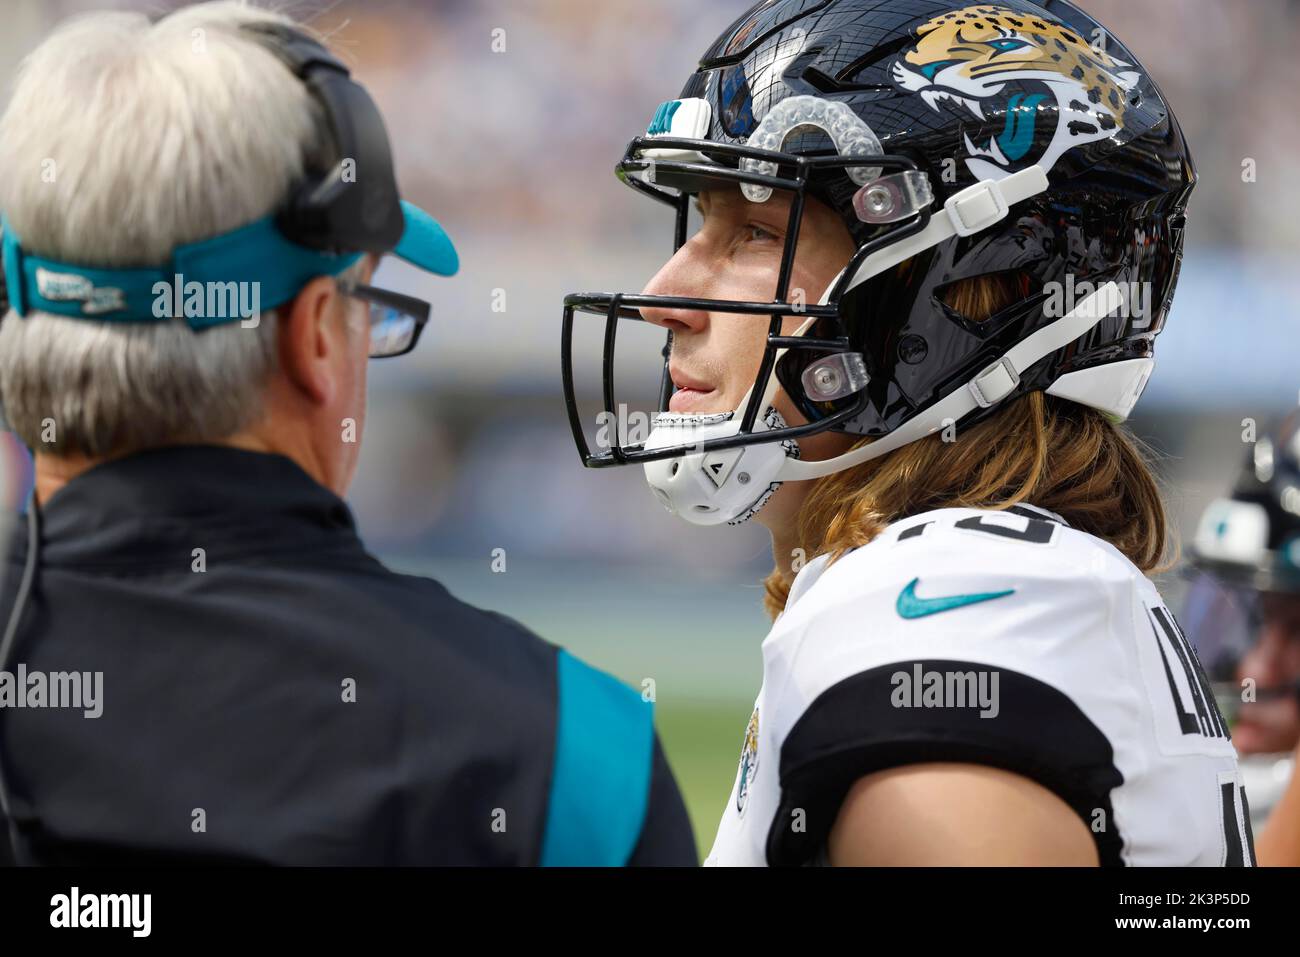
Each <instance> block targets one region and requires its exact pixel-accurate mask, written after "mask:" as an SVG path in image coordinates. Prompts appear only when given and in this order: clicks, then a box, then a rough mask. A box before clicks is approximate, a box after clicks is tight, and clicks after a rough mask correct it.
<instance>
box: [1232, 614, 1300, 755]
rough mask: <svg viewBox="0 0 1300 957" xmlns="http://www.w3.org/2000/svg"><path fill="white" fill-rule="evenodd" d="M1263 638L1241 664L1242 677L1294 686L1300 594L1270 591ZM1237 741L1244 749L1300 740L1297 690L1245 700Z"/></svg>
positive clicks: (1263, 750)
mask: <svg viewBox="0 0 1300 957" xmlns="http://www.w3.org/2000/svg"><path fill="white" fill-rule="evenodd" d="M1261 598H1262V601H1263V609H1262V611H1263V625H1262V627H1261V628H1260V632H1259V638H1258V640H1256V642H1255V644H1254V645H1252V646H1251V648H1250V651H1248V652H1247V653H1246V654H1245V655H1244V656H1243V657H1242V659H1241V662H1240V664H1239V665H1238V666H1237V678H1238V680H1240V681H1244V680H1246V679H1248V678H1249V679H1252V680H1253V681H1254V682H1255V686H1256V687H1257V688H1275V687H1280V686H1291V687H1294V686H1295V683H1296V682H1297V681H1300V596H1297V595H1280V594H1264V595H1263V596H1261ZM1232 741H1233V744H1235V745H1236V746H1237V750H1238V751H1240V752H1242V753H1253V754H1273V753H1277V752H1280V751H1290V750H1292V749H1293V748H1295V746H1296V744H1297V742H1300V701H1297V699H1296V695H1294V694H1292V695H1288V696H1285V697H1268V698H1263V699H1260V700H1258V701H1254V702H1246V703H1244V704H1242V706H1241V710H1240V711H1239V712H1238V714H1237V723H1236V725H1235V726H1234V727H1233V729H1232Z"/></svg>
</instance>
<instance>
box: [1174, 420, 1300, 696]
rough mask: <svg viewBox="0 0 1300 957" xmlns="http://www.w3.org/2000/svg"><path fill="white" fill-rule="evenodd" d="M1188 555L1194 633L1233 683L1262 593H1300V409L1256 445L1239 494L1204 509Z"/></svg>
mask: <svg viewBox="0 0 1300 957" xmlns="http://www.w3.org/2000/svg"><path fill="white" fill-rule="evenodd" d="M1189 558H1190V566H1191V570H1192V582H1191V585H1190V587H1189V589H1188V593H1187V601H1186V602H1185V608H1184V611H1183V620H1184V624H1185V626H1186V628H1187V634H1188V637H1189V638H1190V639H1191V640H1192V643H1193V644H1194V645H1195V646H1196V649H1197V653H1198V654H1199V655H1200V658H1201V660H1202V661H1203V662H1204V663H1205V666H1206V669H1207V670H1208V671H1209V672H1210V674H1211V677H1213V678H1215V679H1216V680H1219V681H1225V682H1233V681H1235V680H1236V674H1235V672H1236V666H1237V662H1238V661H1239V660H1240V659H1241V657H1242V656H1243V655H1244V654H1245V653H1246V652H1247V651H1248V650H1249V649H1250V647H1251V645H1252V644H1254V642H1255V640H1256V636H1257V635H1258V633H1259V628H1260V624H1261V622H1262V612H1261V610H1260V605H1259V600H1258V599H1259V595H1260V594H1261V593H1264V592H1277V593H1281V594H1288V595H1294V596H1300V411H1297V412H1292V413H1291V414H1290V415H1289V416H1288V417H1287V418H1286V419H1285V420H1284V421H1283V422H1282V424H1281V426H1280V427H1279V428H1278V429H1277V430H1276V431H1275V432H1274V433H1273V434H1271V435H1269V436H1268V437H1264V438H1260V439H1259V440H1258V441H1257V442H1255V443H1254V445H1253V446H1252V447H1251V451H1250V452H1249V453H1248V454H1247V456H1246V461H1245V463H1244V464H1243V466H1242V469H1241V473H1240V474H1239V476H1238V478H1237V482H1236V485H1235V487H1234V488H1233V490H1232V495H1231V496H1230V497H1228V498H1221V499H1216V500H1215V501H1213V502H1211V503H1210V505H1209V506H1208V507H1207V508H1206V509H1205V512H1204V513H1203V514H1202V515H1201V521H1200V523H1199V525H1198V526H1197V530H1196V537H1195V539H1194V541H1193V543H1192V547H1191V549H1190V550H1189ZM1260 690H1261V694H1267V693H1269V692H1277V693H1284V694H1288V695H1290V694H1297V693H1300V687H1291V686H1288V687H1287V688H1282V689H1260Z"/></svg>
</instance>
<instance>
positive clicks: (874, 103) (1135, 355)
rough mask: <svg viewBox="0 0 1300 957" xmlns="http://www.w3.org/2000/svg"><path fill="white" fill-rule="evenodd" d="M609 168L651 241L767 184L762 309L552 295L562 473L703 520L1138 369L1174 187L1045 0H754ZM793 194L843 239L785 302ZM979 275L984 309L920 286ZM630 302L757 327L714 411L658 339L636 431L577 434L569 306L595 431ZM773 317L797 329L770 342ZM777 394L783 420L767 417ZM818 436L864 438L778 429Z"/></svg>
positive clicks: (1152, 112)
mask: <svg viewBox="0 0 1300 957" xmlns="http://www.w3.org/2000/svg"><path fill="white" fill-rule="evenodd" d="M617 173H618V176H619V178H620V179H621V180H622V181H623V182H625V183H627V184H628V185H629V186H632V187H633V188H635V189H637V190H639V191H640V192H642V193H644V194H646V195H647V196H650V197H652V198H654V199H656V200H659V201H662V202H664V203H666V204H668V205H669V206H671V207H673V209H674V210H675V212H676V234H675V237H676V245H677V248H680V247H681V246H682V245H683V244H684V243H685V242H686V239H687V231H688V217H689V208H690V201H691V197H692V196H693V195H695V194H697V193H699V192H700V191H702V190H705V189H716V188H719V187H721V186H730V187H734V186H738V187H739V188H740V190H741V192H742V193H743V195H744V196H745V198H746V199H747V200H748V201H749V202H753V203H763V202H766V201H768V200H769V199H770V197H771V196H772V195H773V191H776V190H780V191H785V192H786V193H788V195H789V196H790V197H791V207H790V216H789V228H788V231H787V235H786V239H785V247H784V252H783V256H782V261H781V266H780V269H779V273H778V275H777V277H776V280H777V281H776V292H775V296H774V298H773V300H772V301H770V302H740V301H735V300H708V299H692V298H686V297H676V296H657V295H656V296H650V295H637V294H631V293H586V294H575V295H570V296H568V297H566V298H565V302H564V318H563V327H562V349H561V365H562V375H563V380H564V389H565V399H566V403H567V406H568V413H569V420H570V426H571V428H572V431H573V435H574V439H575V441H576V443H577V445H578V450H579V453H580V455H581V457H582V460H583V462H584V464H586V465H587V466H590V467H597V468H598V467H604V466H617V465H628V464H633V463H636V464H641V465H643V466H644V467H645V470H646V473H647V479H648V480H649V482H650V484H651V486H652V488H653V489H654V490H655V492H656V494H657V495H658V496H659V498H660V499H661V501H662V502H663V503H664V504H665V505H666V506H667V507H668V508H669V509H670V510H673V511H675V512H677V513H678V514H680V515H681V516H682V517H683V518H686V519H687V520H689V521H691V522H693V523H696V524H705V525H711V524H719V523H722V522H729V523H733V524H734V523H736V522H739V521H743V520H745V519H746V518H748V517H750V516H751V515H753V514H754V513H755V512H756V511H757V510H758V509H759V508H761V507H762V505H763V503H764V502H765V501H766V500H767V498H768V497H769V496H770V494H771V493H772V492H773V491H774V490H775V489H776V488H777V487H778V486H779V485H780V483H781V482H783V481H787V480H804V479H813V478H818V477H820V476H824V475H828V474H831V473H833V472H836V471H839V470H842V469H845V468H848V467H850V466H853V465H856V464H858V463H860V462H863V461H866V460H868V459H871V458H875V457H877V456H879V455H883V454H885V453H887V452H889V451H892V450H893V449H896V448H899V447H900V446H902V445H904V444H906V443H908V442H912V441H915V440H917V439H920V438H923V437H924V436H927V435H929V434H931V433H933V432H936V431H938V430H940V429H942V428H944V427H945V426H946V425H948V424H956V425H966V424H970V423H973V422H975V421H977V420H978V419H979V418H981V417H983V416H986V415H988V414H989V412H990V411H991V410H993V409H995V408H997V407H998V406H999V405H1000V404H1002V403H1004V402H1006V401H1008V400H1010V399H1012V398H1014V397H1016V396H1019V395H1022V394H1024V393H1026V392H1029V391H1033V390H1042V391H1046V392H1048V393H1050V394H1052V395H1056V396H1060V397H1062V398H1065V399H1069V400H1073V401H1076V402H1081V403H1083V404H1085V405H1089V406H1092V407H1094V408H1097V409H1100V410H1102V411H1103V412H1105V413H1106V414H1108V415H1110V416H1111V417H1113V418H1114V419H1116V420H1122V419H1123V418H1124V417H1126V416H1127V415H1128V414H1129V412H1130V410H1131V409H1132V407H1133V405H1134V403H1135V402H1136V401H1137V398H1138V396H1139V395H1140V394H1141V392H1142V390H1143V388H1144V387H1145V385H1146V382H1147V379H1148V376H1149V375H1150V373H1151V369H1152V365H1153V358H1152V356H1153V349H1154V340H1155V337H1156V335H1157V334H1158V333H1159V332H1160V330H1161V328H1162V327H1163V325H1164V322H1165V318H1166V315H1167V313H1168V309H1169V305H1170V302H1171V300H1172V296H1173V292H1174V286H1175V283H1176V280H1177V275H1178V268H1179V262H1180V259H1181V255H1182V245H1183V233H1184V228H1185V221H1186V220H1185V210H1186V205H1187V200H1188V196H1189V194H1190V192H1191V190H1192V187H1193V185H1194V183H1195V179H1196V176H1195V172H1194V168H1193V165H1192V161H1191V157H1190V155H1189V153H1188V148H1187V144H1186V142H1185V141H1184V138H1183V134H1182V132H1181V130H1180V128H1179V126H1178V122H1177V120H1176V119H1175V118H1174V115H1173V113H1172V111H1171V110H1170V108H1169V105H1168V104H1167V102H1166V101H1165V98H1164V96H1163V95H1162V94H1161V92H1160V90H1159V89H1158V88H1157V87H1156V85H1155V83H1154V81H1153V80H1152V79H1151V77H1150V76H1149V75H1148V74H1147V72H1146V71H1145V70H1144V69H1143V68H1142V66H1141V65H1140V64H1139V63H1138V62H1137V59H1136V58H1135V57H1134V56H1133V54H1132V53H1130V52H1129V51H1128V49H1127V48H1126V47H1124V46H1123V44H1121V43H1119V42H1118V41H1117V40H1115V39H1114V38H1113V37H1111V36H1110V35H1109V34H1108V33H1107V32H1106V31H1105V30H1104V28H1102V27H1101V25H1100V24H1098V23H1097V22H1096V21H1095V20H1093V19H1092V18H1091V17H1089V16H1088V15H1087V14H1086V13H1084V12H1083V11H1082V10H1080V9H1078V8H1077V7H1075V6H1073V5H1072V4H1070V3H1067V2H1062V0H1043V2H1041V3H1037V4H1036V3H1029V2H1025V0H998V2H994V3H974V4H960V3H953V2H951V0H765V2H763V3H760V4H758V5H757V6H755V7H754V8H753V9H752V10H750V11H749V12H748V13H746V14H745V15H744V16H742V17H741V18H740V19H739V20H738V21H736V23H734V24H733V25H732V26H731V27H729V28H728V29H727V30H726V31H725V32H724V33H723V34H722V35H721V36H720V37H719V38H718V39H717V40H716V41H715V42H714V44H713V45H712V46H711V47H710V48H709V50H708V51H707V52H706V53H705V54H704V57H703V58H702V59H701V61H700V65H699V68H698V70H696V72H695V73H694V74H692V75H691V77H690V78H689V79H688V80H687V82H686V85H685V87H684V88H683V90H682V92H681V95H680V96H679V97H678V98H676V99H674V100H669V101H667V102H665V103H664V104H662V105H661V106H660V107H659V108H658V109H657V110H656V111H655V113H654V116H653V118H652V120H651V123H650V126H649V128H648V130H647V132H646V134H645V135H643V136H638V137H636V138H635V139H633V140H632V142H631V143H630V144H629V146H628V148H627V151H626V153H625V154H624V156H623V159H622V160H621V161H620V162H619V163H618V165H617ZM809 196H812V197H816V198H817V199H819V200H821V201H822V202H824V203H826V204H828V205H829V206H830V207H831V208H832V209H834V210H835V211H836V212H837V213H838V214H839V215H840V217H841V218H842V220H843V222H844V223H845V224H846V226H847V227H848V229H849V232H850V234H851V236H852V237H853V239H854V242H855V244H856V251H855V252H854V254H853V255H852V257H851V258H850V259H849V261H848V262H847V263H844V264H843V267H844V268H843V270H842V271H841V272H840V273H839V275H838V277H837V278H836V280H835V281H834V282H833V283H832V284H831V286H830V287H829V288H828V289H826V290H825V291H824V293H823V294H822V295H821V296H820V299H818V300H815V301H814V300H813V298H812V295H816V294H817V293H818V292H819V291H818V290H809V293H810V294H812V295H810V296H808V297H806V298H807V301H806V302H804V301H801V299H802V297H801V296H800V295H798V294H797V291H792V290H791V289H790V276H791V271H792V267H793V262H794V253H795V246H796V243H797V241H798V234H799V225H800V219H801V216H802V213H803V209H804V206H805V203H806V201H807V197H809ZM981 276H1000V277H1001V278H1003V279H1010V280H1012V286H1011V287H1012V288H1015V289H1018V290H1020V291H1022V292H1023V295H1022V296H1020V297H1019V298H1018V299H1017V300H1016V301H1014V302H1012V303H1011V304H1009V305H1007V306H1006V307H1005V308H1003V309H1001V310H999V311H998V312H996V313H995V314H994V315H992V316H989V317H972V316H965V315H962V314H961V313H959V312H958V311H957V310H956V309H954V308H953V307H952V305H950V304H949V301H948V299H949V297H948V296H947V295H946V293H947V291H948V290H949V289H951V288H952V287H953V286H954V284H957V283H961V282H963V281H965V280H970V279H975V278H977V277H981ZM792 292H795V293H796V294H795V295H792ZM643 308H662V309H693V310H701V311H706V312H713V313H736V314H744V315H748V316H752V317H754V321H763V320H766V321H767V323H768V334H767V340H766V345H765V348H764V351H763V355H762V360H761V362H760V363H759V366H758V370H757V374H756V377H755V380H754V384H753V386H752V388H751V389H750V391H749V394H748V396H747V398H746V399H745V401H744V402H743V403H742V405H741V407H739V408H737V409H734V410H731V411H729V412H722V413H718V414H715V415H687V414H680V413H673V412H669V411H667V409H668V400H669V398H670V397H671V394H672V391H673V387H672V382H671V379H670V378H669V375H668V354H669V351H670V348H671V334H670V335H669V341H668V343H667V344H666V345H665V346H664V347H663V349H662V353H661V354H659V355H657V356H656V360H655V361H656V362H658V361H662V363H663V369H662V374H661V375H660V377H659V379H658V381H659V383H660V386H659V396H658V411H657V414H656V416H655V418H654V420H653V428H652V429H651V430H650V431H649V434H648V436H647V437H646V438H645V439H644V441H639V442H634V441H624V435H625V433H624V430H622V429H619V430H615V431H614V433H613V438H612V440H608V441H604V442H590V441H588V438H587V434H586V433H587V426H586V424H585V423H584V421H583V418H582V415H581V414H580V411H579V405H578V400H579V396H578V389H577V387H576V386H575V375H574V349H573V337H574V327H575V317H576V316H577V315H580V314H586V315H595V316H598V317H603V318H604V323H605V324H604V338H603V350H604V356H603V361H602V364H601V387H600V394H601V399H602V402H603V411H602V413H601V416H602V417H603V418H604V420H605V421H610V420H616V419H617V418H618V417H619V415H620V404H619V394H618V390H617V388H616V384H615V382H614V379H615V347H616V342H617V341H618V331H619V329H620V326H621V324H622V323H624V322H626V321H636V320H641V319H642V318H643V317H642V316H641V313H640V310H641V309H643ZM791 316H798V317H799V318H800V319H801V320H802V324H801V325H800V327H799V329H798V331H797V332H796V333H795V334H793V335H783V334H782V327H783V320H785V319H787V318H788V317H791ZM656 352H658V350H656ZM656 368H657V367H656ZM778 384H779V386H780V387H781V388H782V389H784V390H785V392H786V393H787V395H788V396H789V397H790V399H791V400H792V402H793V404H794V406H795V407H796V408H797V409H798V411H799V413H800V414H801V416H802V417H803V418H804V419H805V420H806V422H803V423H798V424H787V423H786V422H784V421H783V420H782V418H781V417H780V416H779V415H778V414H777V413H776V411H775V409H774V408H773V407H772V401H773V397H774V395H775V390H776V388H777V386H778ZM827 430H835V431H838V432H842V433H846V434H849V435H853V436H861V437H864V438H871V439H872V440H873V441H871V442H868V443H865V444H859V445H858V446H857V447H856V448H854V449H853V450H851V451H849V452H847V453H845V454H843V455H839V456H837V457H835V458H832V459H828V460H825V461H818V462H812V461H806V460H803V461H801V460H800V459H799V447H798V440H799V439H801V438H804V437H806V436H809V435H813V434H815V433H819V432H824V431H827ZM602 444H603V445H604V446H605V447H604V448H601V447H600V445H602Z"/></svg>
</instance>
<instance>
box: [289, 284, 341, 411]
mask: <svg viewBox="0 0 1300 957" xmlns="http://www.w3.org/2000/svg"><path fill="white" fill-rule="evenodd" d="M341 295H342V294H341V293H340V292H339V291H338V287H337V286H336V285H335V284H334V280H333V279H332V278H330V277H328V276H318V277H316V278H315V279H313V280H312V281H311V282H309V283H307V285H305V286H303V287H302V289H301V290H300V291H299V293H298V295H297V296H295V297H294V298H293V301H292V302H289V303H287V304H286V305H283V306H281V307H280V312H279V322H280V328H279V336H278V349H279V356H280V368H281V369H283V370H284V374H285V376H286V378H288V380H289V381H290V382H291V383H292V384H293V386H294V387H295V388H296V389H297V390H298V391H299V392H300V393H301V394H302V395H303V396H304V397H305V398H307V400H308V401H310V402H312V403H314V404H316V405H327V404H329V403H330V402H331V401H333V399H334V395H335V392H336V390H337V387H338V384H337V380H336V377H335V375H334V371H333V365H334V360H335V359H336V358H337V357H335V356H334V355H333V354H332V352H333V350H336V349H338V348H339V343H338V341H337V339H335V338H332V337H331V336H330V334H329V333H330V328H331V323H330V321H329V319H330V316H331V314H332V312H333V311H334V310H335V309H337V308H338V299H339V297H340V296H341Z"/></svg>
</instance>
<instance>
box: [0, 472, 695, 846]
mask: <svg viewBox="0 0 1300 957" xmlns="http://www.w3.org/2000/svg"><path fill="white" fill-rule="evenodd" d="M17 527H18V531H17V533H16V534H15V535H14V536H13V538H14V541H13V547H12V548H11V549H10V554H9V556H8V559H7V563H6V565H7V567H6V574H5V575H4V582H3V586H2V591H0V598H2V603H0V624H3V622H4V621H7V620H8V618H9V615H10V612H11V610H12V608H13V604H14V600H15V594H16V592H17V589H18V580H19V578H20V574H21V571H22V569H23V564H24V560H25V557H26V541H25V539H26V528H25V520H23V521H20V522H19V523H18V526H17ZM22 615H23V617H22V619H21V629H20V631H19V633H18V639H17V644H16V647H15V648H14V651H13V654H12V655H11V659H10V662H9V663H8V665H7V671H8V672H9V674H10V683H9V686H8V687H9V689H10V691H11V692H16V693H17V694H19V695H20V696H21V695H24V694H25V695H26V697H25V698H24V702H23V703H24V704H26V703H30V702H31V701H34V700H36V699H35V698H34V697H33V696H32V695H33V692H32V686H31V682H32V681H34V680H36V679H33V678H32V677H31V676H32V675H33V674H34V673H39V674H43V675H45V676H50V675H52V674H54V673H60V672H62V673H71V672H79V673H81V674H82V675H83V676H84V677H85V680H86V687H93V682H94V680H95V679H94V674H95V673H102V703H101V706H102V714H101V715H100V716H99V717H95V718H88V717H85V715H84V709H82V708H71V707H59V708H54V707H41V708H37V707H18V706H16V704H15V702H14V701H13V700H11V701H9V702H8V704H7V706H5V707H3V708H0V760H2V761H3V769H4V771H5V775H6V781H7V782H8V788H9V792H10V795H9V797H10V806H11V809H12V812H13V818H14V821H15V822H16V824H17V832H18V835H19V848H18V850H19V855H18V856H19V860H20V861H28V862H33V863H81V862H102V863H129V862H172V861H195V862H200V863H202V862H249V863H273V864H453V863H454V864H535V863H592V864H601V863H625V862H630V863H664V864H694V863H695V862H696V856H695V848H694V843H693V840H692V838H691V833H690V828H689V824H688V822H687V819H686V814H685V811H684V808H683V806H682V801H681V797H680V795H679V794H678V791H677V787H676V784H675V782H674V781H673V779H672V774H671V772H670V771H669V769H668V767H667V765H666V763H665V762H664V758H663V755H662V752H661V750H660V748H659V744H658V740H657V738H656V736H655V735H654V731H653V727H652V723H651V716H650V706H649V705H644V704H643V703H642V702H641V699H640V696H638V695H637V694H636V693H635V692H633V691H632V690H630V689H628V688H626V687H624V686H622V685H620V684H618V683H617V682H615V681H613V679H611V678H609V677H608V676H605V675H603V674H601V673H599V672H596V671H594V670H592V669H590V668H588V667H587V666H585V665H583V664H581V663H580V662H578V661H577V660H576V659H574V658H572V657H570V656H568V655H567V653H565V652H563V651H560V650H558V649H557V648H555V647H554V646H552V645H550V644H547V643H546V642H544V641H542V640H541V639H539V638H537V637H536V636H534V635H533V634H531V633H530V632H528V631H527V630H525V629H524V628H522V627H521V626H520V625H518V624H516V623H515V622H513V621H511V620H509V619H507V618H504V617H502V616H500V615H497V614H494V613H492V612H487V611H482V610H480V609H477V608H473V607H471V606H469V605H466V604H464V603H463V602H460V601H458V600H456V599H455V598H453V597H452V596H451V595H450V594H448V592H447V591H446V589H445V588H443V587H442V586H441V585H440V584H438V583H437V582H436V581H433V580H430V579H427V578H419V577H414V576H409V575H399V574H396V573H394V572H392V571H390V570H388V569H387V568H385V567H384V566H383V565H382V564H381V563H380V562H379V561H377V560H376V559H375V558H374V557H372V556H371V555H370V554H368V553H367V552H366V550H365V549H364V548H363V547H362V544H361V542H360V540H359V539H358V538H357V535H356V531H355V528H354V526H353V521H352V516H351V513H350V512H349V510H348V507H347V506H346V505H345V504H344V503H343V502H342V501H341V500H340V499H339V498H338V497H337V496H335V495H334V494H333V493H331V492H329V491H328V490H326V489H325V488H323V487H321V486H320V485H319V484H317V483H316V482H315V481H313V480H312V479H311V478H310V477H309V476H308V475H307V474H306V473H304V472H303V471H302V470H301V469H300V468H298V467H297V466H296V465H295V464H294V463H292V462H291V461H289V460H288V459H287V458H284V457H282V456H278V455H266V454H260V453H255V452H247V451H241V450H236V449H231V448H223V447H209V446H190V447H178V448H168V449H159V450H154V451H150V452H146V453H141V454H136V455H132V456H129V457H127V458H124V459H120V460H116V461H112V462H109V463H106V464H102V465H99V466H97V467H95V468H93V469H91V470H89V471H87V472H85V473H83V474H82V475H80V476H78V477H76V478H74V479H73V480H72V481H70V482H69V483H68V484H67V485H66V486H65V487H64V488H63V489H61V490H60V491H59V492H57V493H56V494H54V495H53V496H52V497H51V499H50V501H49V502H48V503H47V504H46V506H45V507H44V508H43V509H42V510H41V540H40V549H39V562H38V566H37V574H36V577H35V584H34V587H33V590H32V593H31V596H30V598H29V599H28V602H27V604H26V606H25V608H24V610H23V613H22ZM19 666H22V667H23V668H24V669H25V671H26V673H27V675H28V679H27V680H28V685H27V687H26V688H18V686H17V684H16V679H17V669H18V668H19ZM50 687H53V680H51V684H50ZM65 687H66V685H65ZM0 691H2V689H0ZM3 703H4V702H3V701H2V700H0V704H3ZM0 830H3V829H0Z"/></svg>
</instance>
